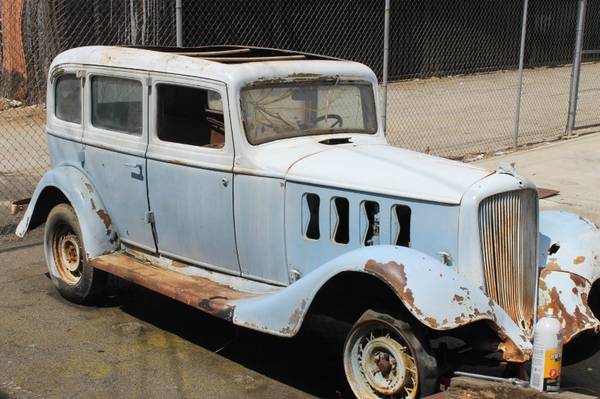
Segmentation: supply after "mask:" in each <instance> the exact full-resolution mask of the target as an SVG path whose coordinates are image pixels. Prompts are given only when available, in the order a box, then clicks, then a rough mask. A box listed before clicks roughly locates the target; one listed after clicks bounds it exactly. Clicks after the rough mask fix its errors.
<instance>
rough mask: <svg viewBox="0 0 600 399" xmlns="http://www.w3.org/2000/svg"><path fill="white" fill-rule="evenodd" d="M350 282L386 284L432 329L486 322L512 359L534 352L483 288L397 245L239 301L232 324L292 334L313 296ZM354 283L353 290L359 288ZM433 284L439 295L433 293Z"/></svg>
mask: <svg viewBox="0 0 600 399" xmlns="http://www.w3.org/2000/svg"><path fill="white" fill-rule="evenodd" d="M359 276H360V277H359ZM350 280H356V281H359V282H361V281H362V282H368V284H369V287H384V286H385V287H386V288H385V289H383V291H384V292H385V299H386V300H389V299H390V298H391V296H390V295H389V293H390V292H393V293H394V296H395V303H394V304H392V305H393V309H395V310H398V311H404V310H406V311H407V313H406V314H408V315H409V316H410V318H411V319H414V320H417V321H418V322H419V324H422V325H424V326H426V327H428V328H430V329H432V330H438V331H445V330H452V329H455V328H457V327H460V326H464V325H468V324H470V323H473V322H476V321H479V320H486V321H489V322H490V323H491V324H493V326H494V328H495V330H496V331H497V333H498V335H499V336H500V337H501V339H502V340H503V341H504V342H505V343H506V345H505V346H504V347H503V348H502V350H504V351H505V353H509V354H510V357H511V358H513V359H515V358H518V359H523V358H526V357H527V354H528V353H529V352H530V351H531V343H530V342H529V340H528V339H527V337H525V336H524V335H523V333H522V332H521V330H520V328H519V326H518V325H517V324H516V323H515V322H514V321H513V320H512V319H511V318H510V316H508V314H507V313H506V312H505V311H504V310H503V309H502V308H501V307H500V306H498V305H497V304H495V303H494V302H493V301H491V300H490V299H489V298H488V297H487V296H486V295H485V294H484V293H483V291H482V290H481V289H479V288H478V287H474V286H473V285H472V284H471V283H470V282H469V281H467V280H466V279H465V278H464V277H463V276H461V275H460V274H458V273H457V272H456V271H455V270H454V269H452V268H449V267H448V266H446V265H444V264H442V263H441V262H439V261H438V260H436V259H434V258H432V257H430V256H428V255H426V254H423V253H421V252H419V251H416V250H414V249H411V248H405V247H396V246H374V247H365V248H360V249H356V250H354V251H350V252H348V253H346V254H344V255H341V256H339V257H337V258H335V259H333V260H331V261H329V262H327V263H325V264H323V265H321V266H320V267H318V268H316V269H315V270H313V271H312V272H311V273H309V274H307V275H305V276H303V277H302V278H301V279H300V280H298V281H296V282H294V283H293V284H291V285H290V286H288V287H286V288H283V289H281V290H279V291H278V292H276V293H274V294H271V295H265V296H263V297H259V298H253V299H249V300H242V301H239V302H237V303H236V304H235V310H234V316H233V322H234V323H235V324H238V325H242V326H245V327H248V328H252V329H255V330H259V331H264V332H268V333H271V334H274V335H280V336H287V337H290V336H293V335H295V334H296V333H297V332H298V331H299V329H300V326H301V325H302V323H303V321H304V317H305V315H306V314H307V312H308V310H309V309H310V308H313V309H315V307H316V306H319V303H318V302H316V303H315V304H313V301H314V300H315V299H317V300H319V299H321V298H323V297H327V296H328V295H327V294H326V292H327V290H328V289H331V288H332V287H333V288H334V291H335V290H337V291H340V289H341V288H340V287H341V284H342V282H348V281H350ZM356 281H355V282H354V285H353V286H351V288H353V289H355V287H356V284H357V283H356ZM358 284H360V283H358ZM433 287H435V295H432V294H431V293H432V288H433ZM341 290H342V291H343V289H341ZM364 290H367V289H364ZM364 290H363V291H364ZM329 297H331V294H330V295H329ZM388 303H390V304H391V302H388ZM406 321H409V320H406ZM523 354H525V355H523Z"/></svg>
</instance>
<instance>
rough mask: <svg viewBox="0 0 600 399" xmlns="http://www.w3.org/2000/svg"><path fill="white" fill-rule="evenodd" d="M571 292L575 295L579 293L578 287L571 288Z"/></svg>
mask: <svg viewBox="0 0 600 399" xmlns="http://www.w3.org/2000/svg"><path fill="white" fill-rule="evenodd" d="M571 292H572V293H573V294H574V295H577V294H578V293H579V291H577V288H576V287H573V288H571Z"/></svg>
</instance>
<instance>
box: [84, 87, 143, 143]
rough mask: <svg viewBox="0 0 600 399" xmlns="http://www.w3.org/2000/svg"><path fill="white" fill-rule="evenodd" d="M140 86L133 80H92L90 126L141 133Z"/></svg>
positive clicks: (141, 100)
mask: <svg viewBox="0 0 600 399" xmlns="http://www.w3.org/2000/svg"><path fill="white" fill-rule="evenodd" d="M142 107H143V90H142V84H141V83H140V82H139V81H137V80H133V79H123V78H113V77H108V76H94V77H92V125H94V126H95V127H99V128H103V129H109V130H114V131H117V132H122V133H127V134H135V135H140V134H142V126H143V124H142V119H143V118H142V115H143V112H142Z"/></svg>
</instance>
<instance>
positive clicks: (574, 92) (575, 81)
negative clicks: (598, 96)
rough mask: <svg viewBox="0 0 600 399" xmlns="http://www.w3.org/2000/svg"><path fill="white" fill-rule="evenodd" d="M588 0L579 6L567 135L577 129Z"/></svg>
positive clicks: (580, 0)
mask: <svg viewBox="0 0 600 399" xmlns="http://www.w3.org/2000/svg"><path fill="white" fill-rule="evenodd" d="M586 8H587V0H579V3H578V7H577V36H576V38H575V51H574V53H573V67H572V68H571V93H570V94H569V117H568V119H567V128H566V129H565V136H570V135H572V134H573V130H575V119H576V117H577V97H578V94H579V76H580V72H581V55H582V51H583V36H584V28H585V13H586Z"/></svg>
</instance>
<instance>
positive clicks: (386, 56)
mask: <svg viewBox="0 0 600 399" xmlns="http://www.w3.org/2000/svg"><path fill="white" fill-rule="evenodd" d="M384 13H385V14H384V18H383V74H382V75H383V76H382V86H383V101H382V102H383V105H382V109H381V111H382V118H381V119H382V123H383V132H384V133H385V132H386V122H387V95H388V93H387V89H388V67H389V62H390V0H385V11H384Z"/></svg>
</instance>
